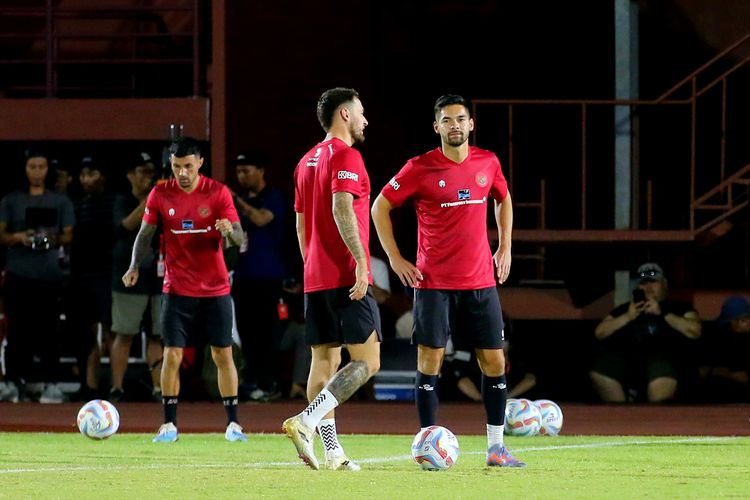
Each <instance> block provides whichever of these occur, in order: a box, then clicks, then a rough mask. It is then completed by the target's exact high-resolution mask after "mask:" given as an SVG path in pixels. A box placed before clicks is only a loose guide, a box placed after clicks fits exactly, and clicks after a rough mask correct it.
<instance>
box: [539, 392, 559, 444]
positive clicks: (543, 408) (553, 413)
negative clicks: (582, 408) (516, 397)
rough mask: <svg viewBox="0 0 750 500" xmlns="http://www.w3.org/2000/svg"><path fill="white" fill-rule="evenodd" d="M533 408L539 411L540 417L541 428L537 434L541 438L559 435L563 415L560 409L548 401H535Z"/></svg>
mask: <svg viewBox="0 0 750 500" xmlns="http://www.w3.org/2000/svg"><path fill="white" fill-rule="evenodd" d="M534 406H536V407H537V408H538V409H539V413H540V414H541V415H542V428H541V429H540V430H539V434H542V435H543V436H557V435H558V434H560V429H562V424H563V413H562V410H561V409H560V407H559V406H558V405H557V403H555V402H554V401H550V400H549V399H537V400H536V401H534Z"/></svg>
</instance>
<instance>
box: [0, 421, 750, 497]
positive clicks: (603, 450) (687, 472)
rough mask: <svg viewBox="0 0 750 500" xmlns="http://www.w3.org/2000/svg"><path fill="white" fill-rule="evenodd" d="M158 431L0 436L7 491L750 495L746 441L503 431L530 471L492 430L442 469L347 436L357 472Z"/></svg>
mask: <svg viewBox="0 0 750 500" xmlns="http://www.w3.org/2000/svg"><path fill="white" fill-rule="evenodd" d="M151 437H152V436H151V435H145V434H117V435H115V436H113V437H112V438H110V439H108V440H106V441H92V440H90V439H87V438H85V437H83V436H81V435H79V434H73V433H65V434H46V433H36V434H35V433H0V498H77V499H80V498H97V499H101V498H106V499H107V500H109V499H111V498H129V499H131V500H137V499H141V498H305V499H307V498H321V499H334V498H346V499H359V498H380V499H390V498H398V499H411V498H446V499H456V498H483V499H488V498H506V499H513V498H524V499H525V498H543V497H544V498H587V499H588V498H634V497H643V498H748V497H750V438H748V437H737V438H733V437H728V438H727V437H680V436H673V437H632V436H607V437H602V436H585V437H584V436H558V437H533V438H517V437H516V438H513V437H510V438H508V437H506V444H508V446H509V447H510V448H511V449H512V450H513V452H514V453H515V454H516V456H517V457H519V458H521V459H523V460H524V461H526V462H527V463H528V467H527V468H525V469H494V468H493V469H489V468H486V467H485V466H484V451H485V446H486V438H485V437H484V436H458V439H459V442H460V445H461V455H460V457H459V460H458V463H457V464H456V465H455V466H454V467H453V468H452V469H450V470H448V471H442V472H425V471H422V470H420V469H419V468H418V466H417V465H416V464H415V463H414V462H413V461H412V459H411V456H410V454H409V450H410V445H411V436H394V435H344V436H340V440H341V442H342V444H343V446H344V448H345V449H346V450H347V453H348V454H349V456H350V457H351V458H353V459H355V460H357V461H359V463H360V464H361V465H362V470H361V471H359V472H339V471H325V470H321V471H313V470H309V469H307V468H306V467H305V466H303V465H302V463H301V462H300V461H299V460H298V459H297V457H296V453H295V451H294V447H293V445H292V443H291V442H290V441H289V440H288V439H286V437H284V436H282V435H280V434H253V435H251V436H250V440H249V442H247V443H229V442H226V441H225V440H224V437H223V435H222V434H182V435H181V436H180V440H179V441H178V442H177V443H169V444H164V443H158V444H157V443H152V442H151ZM318 445H320V443H318ZM318 456H319V457H321V456H322V449H321V448H320V446H319V447H318Z"/></svg>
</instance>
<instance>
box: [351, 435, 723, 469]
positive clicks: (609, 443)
mask: <svg viewBox="0 0 750 500" xmlns="http://www.w3.org/2000/svg"><path fill="white" fill-rule="evenodd" d="M732 439H737V438H736V437H734V436H727V437H696V438H682V439H665V440H655V441H647V440H639V441H602V442H601V443H584V444H563V445H559V446H532V447H528V448H513V452H514V453H525V452H529V451H548V450H568V449H575V448H612V447H615V446H636V445H642V444H684V443H700V442H712V441H728V440H732ZM485 453H487V452H486V451H461V454H462V455H484V454H485ZM395 460H412V457H411V455H399V456H398V457H384V458H365V459H362V460H357V462H360V463H367V464H376V463H381V462H391V461H395Z"/></svg>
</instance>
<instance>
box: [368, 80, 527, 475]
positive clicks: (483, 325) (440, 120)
mask: <svg viewBox="0 0 750 500" xmlns="http://www.w3.org/2000/svg"><path fill="white" fill-rule="evenodd" d="M434 113H435V122H434V123H433V127H434V129H435V132H436V133H437V134H439V135H440V142H441V146H440V147H439V148H437V149H434V150H432V151H429V152H427V153H425V154H423V155H421V156H417V157H416V158H412V159H411V160H409V161H408V162H406V165H404V167H403V168H402V169H401V171H400V172H399V173H398V174H396V176H395V177H393V178H392V179H391V181H390V182H389V183H388V184H386V186H385V187H384V188H383V190H382V191H381V193H380V195H379V196H378V198H377V199H376V200H375V203H374V204H373V207H372V218H373V222H374V223H375V229H376V230H377V232H378V237H379V238H380V243H381V244H382V246H383V249H384V250H385V252H386V254H387V255H388V258H389V260H390V263H391V267H392V268H393V270H394V271H395V272H396V274H397V275H398V276H399V278H400V279H401V282H402V283H403V284H404V285H408V286H411V287H413V288H414V289H415V290H414V342H415V343H416V344H417V345H418V348H417V381H416V399H417V409H418V411H419V420H420V425H421V427H422V429H425V428H427V427H429V426H431V425H435V424H436V420H437V407H438V391H437V384H438V377H439V376H440V367H441V365H442V362H443V356H444V353H445V345H446V342H447V340H448V337H449V336H450V337H451V338H452V340H453V344H454V345H455V346H456V349H461V350H469V349H474V350H475V351H476V355H477V359H478V361H479V366H480V368H481V369H482V399H483V400H484V405H485V410H486V413H487V462H486V463H487V465H488V466H500V467H522V466H524V465H525V464H523V462H519V461H518V460H516V459H515V458H514V457H513V456H512V455H511V454H510V452H509V451H508V450H507V449H506V448H505V446H504V445H503V424H504V419H505V402H506V399H507V396H508V391H507V389H506V381H505V357H504V355H503V349H502V347H503V317H502V312H501V310H500V299H499V297H498V293H497V288H496V279H497V280H499V281H500V283H503V282H504V281H505V280H506V278H507V277H508V273H509V272H510V261H511V254H510V247H511V231H512V228H513V205H512V203H511V199H510V194H509V193H508V185H507V183H506V181H505V177H503V172H502V170H501V169H500V161H499V160H498V159H497V156H495V154H494V153H492V152H490V151H486V150H484V149H479V148H477V147H473V146H469V142H468V141H469V134H470V132H471V131H472V130H474V120H473V119H472V118H471V116H470V115H469V107H468V104H467V102H466V101H465V100H464V98H463V97H461V96H458V95H450V94H449V95H444V96H442V97H440V98H439V99H438V100H437V102H436V103H435V107H434ZM490 198H493V199H494V200H495V221H496V223H497V228H498V231H499V235H500V248H498V250H497V251H496V252H495V254H494V256H493V255H492V252H491V251H490V246H489V242H488V240H487V204H488V200H489V199H490ZM408 199H411V200H412V201H413V202H414V208H415V209H416V212H417V225H418V242H417V263H416V266H415V265H414V264H412V263H411V262H409V261H407V260H406V259H404V258H403V257H402V256H401V252H400V251H399V249H398V245H397V244H396V240H395V238H394V235H393V225H392V222H391V218H390V212H391V210H392V209H393V208H394V207H398V206H400V205H402V204H403V203H404V202H405V201H406V200H408ZM495 268H496V269H497V272H495Z"/></svg>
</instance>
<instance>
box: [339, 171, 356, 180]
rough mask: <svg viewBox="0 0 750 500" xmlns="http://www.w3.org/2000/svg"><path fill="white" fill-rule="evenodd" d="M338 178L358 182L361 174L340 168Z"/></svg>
mask: <svg viewBox="0 0 750 500" xmlns="http://www.w3.org/2000/svg"><path fill="white" fill-rule="evenodd" d="M337 175H338V178H339V179H341V180H347V179H348V180H352V181H354V182H357V181H358V180H359V174H355V173H354V172H349V171H347V170H339V172H338V174H337Z"/></svg>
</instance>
